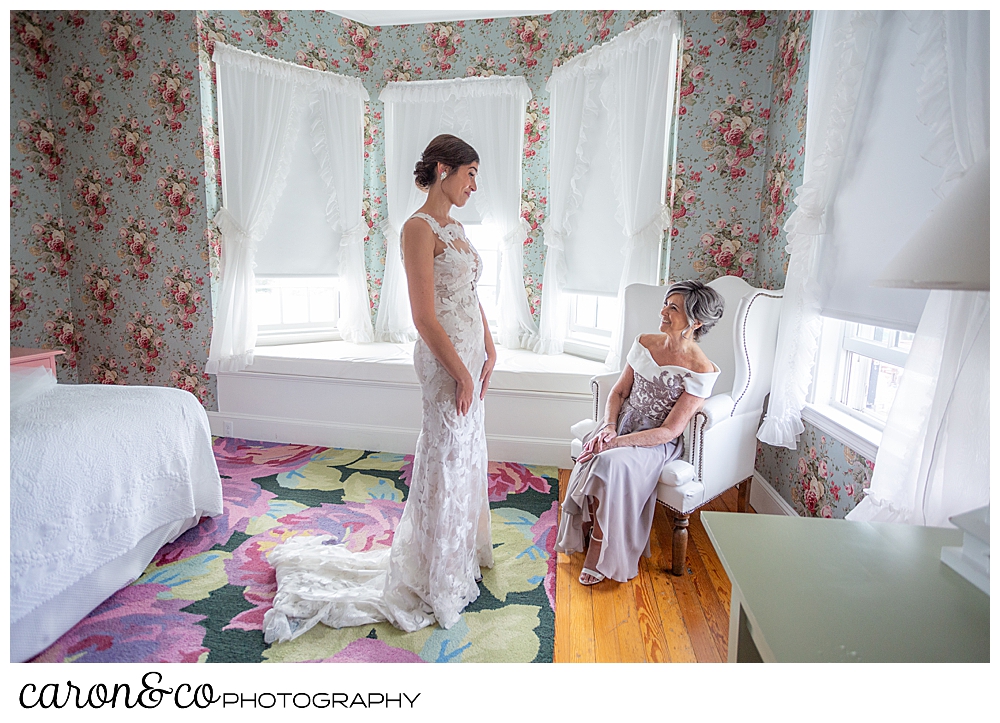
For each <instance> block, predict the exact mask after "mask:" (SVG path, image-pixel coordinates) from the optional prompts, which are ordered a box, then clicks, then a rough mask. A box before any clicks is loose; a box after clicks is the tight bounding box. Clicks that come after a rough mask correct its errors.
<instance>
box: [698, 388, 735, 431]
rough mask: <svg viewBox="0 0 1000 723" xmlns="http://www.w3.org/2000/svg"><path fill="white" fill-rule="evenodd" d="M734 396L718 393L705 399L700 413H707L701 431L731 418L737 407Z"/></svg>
mask: <svg viewBox="0 0 1000 723" xmlns="http://www.w3.org/2000/svg"><path fill="white" fill-rule="evenodd" d="M735 406H736V405H735V403H734V402H733V398H732V397H731V396H729V395H728V394H716V395H714V396H711V397H709V398H708V399H706V400H705V404H704V405H703V406H702V408H701V411H699V412H698V413H699V414H704V415H705V424H704V426H703V427H701V431H702V432H704V431H707V430H709V429H711V428H712V427H714V426H715V425H716V424H718V423H719V422H721V421H723V420H724V419H729V417H730V416H732V413H733V407H735Z"/></svg>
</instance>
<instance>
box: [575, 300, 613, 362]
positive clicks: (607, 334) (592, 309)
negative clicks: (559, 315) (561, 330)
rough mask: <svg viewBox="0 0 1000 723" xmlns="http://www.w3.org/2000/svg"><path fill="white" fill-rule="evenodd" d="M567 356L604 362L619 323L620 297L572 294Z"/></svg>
mask: <svg viewBox="0 0 1000 723" xmlns="http://www.w3.org/2000/svg"><path fill="white" fill-rule="evenodd" d="M569 314H570V317H569V318H570V321H569V330H568V332H567V334H566V342H565V345H564V350H565V351H566V353H567V354H574V355H576V356H582V357H585V358H587V359H594V360H596V361H604V359H605V358H606V357H607V355H608V346H609V345H610V343H611V332H612V330H613V329H614V326H615V323H616V322H617V320H618V297H617V296H598V295H596V294H570V304H569Z"/></svg>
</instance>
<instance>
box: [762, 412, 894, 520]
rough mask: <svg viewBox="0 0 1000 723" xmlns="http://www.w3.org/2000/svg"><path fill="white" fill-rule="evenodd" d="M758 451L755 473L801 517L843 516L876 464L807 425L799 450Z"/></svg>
mask: <svg viewBox="0 0 1000 723" xmlns="http://www.w3.org/2000/svg"><path fill="white" fill-rule="evenodd" d="M760 447H765V445H759V446H758V450H757V463H756V467H757V472H758V473H759V474H760V475H761V476H763V477H764V479H766V480H767V481H768V482H770V484H771V486H772V487H774V489H775V490H776V491H777V492H778V493H779V494H780V495H781V496H782V497H783V498H784V499H785V500H786V501H787V502H788V503H789V504H790V505H791V506H792V507H793V508H794V509H795V511H796V512H798V513H799V514H800V515H802V516H803V517H837V518H843V517H844V516H845V515H846V514H847V513H848V512H850V511H851V510H852V509H854V507H855V506H856V505H857V504H858V503H859V502H860V501H861V499H862V497H864V494H865V490H867V489H868V487H869V485H870V484H871V481H872V470H873V469H874V468H875V463H874V462H873V461H871V460H867V459H865V458H864V457H862V456H861V455H859V454H858V453H857V452H855V451H854V450H853V449H851V448H850V447H847V446H845V445H844V444H842V443H841V442H838V441H837V440H835V439H832V438H827V437H826V435H823V434H822V433H820V432H819V431H818V430H817V429H816V428H815V427H812V426H810V425H806V430H805V431H804V432H803V433H802V435H801V436H800V437H799V443H798V449H796V450H789V449H785V448H783V447H780V448H775V447H766V448H767V449H769V450H777V453H772V454H761V449H760Z"/></svg>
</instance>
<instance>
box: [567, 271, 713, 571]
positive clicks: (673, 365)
mask: <svg viewBox="0 0 1000 723" xmlns="http://www.w3.org/2000/svg"><path fill="white" fill-rule="evenodd" d="M723 306H724V302H723V300H722V297H721V296H720V295H719V294H718V292H716V291H715V289H712V288H711V287H709V286H706V285H705V284H703V283H701V282H700V281H681V282H678V283H675V284H673V285H672V286H670V287H669V288H668V289H667V294H666V298H665V299H664V302H663V309H662V310H661V311H660V333H659V334H641V335H639V336H638V337H636V340H635V343H633V344H632V349H631V350H630V351H629V353H628V358H627V362H628V363H627V364H626V365H625V368H624V369H623V370H622V374H621V377H619V378H618V381H617V382H616V383H615V386H614V388H613V389H612V390H611V394H609V395H608V402H607V407H606V408H605V413H604V420H605V421H604V423H603V424H602V425H601V426H599V427H597V428H596V429H595V430H594V431H593V432H591V433H590V434H588V435H587V436H586V437H585V438H584V445H583V452H582V453H581V454H580V456H579V458H578V459H577V461H576V466H575V467H574V468H573V473H572V474H571V475H570V478H569V488H568V489H567V491H566V498H565V500H564V501H563V506H562V519H561V520H560V523H559V535H558V538H557V540H556V550H558V551H559V552H564V553H567V554H568V553H573V552H580V551H582V550H583V549H584V545H585V544H587V539H588V538H589V544H587V556H586V559H585V560H584V563H583V572H582V573H581V574H580V582H581V583H582V584H584V585H593V584H595V583H598V582H600V581H601V580H603V579H604V578H605V577H610V578H611V579H613V580H618V581H620V582H625V581H627V580H630V579H632V578H633V577H635V576H636V575H637V574H638V572H639V555H640V554H645V555H646V556H649V554H650V552H649V532H650V528H651V527H652V525H653V512H654V511H655V509H656V485H657V481H658V480H659V477H660V472H661V470H662V469H663V465H665V464H666V463H667V462H670V461H671V460H674V459H677V458H678V457H680V456H681V454H682V453H683V451H684V449H683V445H684V443H683V438H682V437H681V434H682V433H683V432H684V429H685V428H686V427H687V424H688V422H689V421H690V420H691V417H693V416H694V415H695V413H696V412H697V411H698V410H699V409H701V406H702V404H704V401H705V399H706V398H707V397H709V396H710V395H711V393H712V387H713V386H714V385H715V380H716V379H718V377H719V368H718V367H717V366H716V365H715V364H714V363H712V362H711V361H709V360H708V358H707V357H706V356H705V354H704V352H702V350H701V347H699V346H698V343H697V342H698V339H699V338H700V337H701V336H702V335H704V334H705V333H706V332H707V331H708V330H709V329H711V328H712V326H714V325H715V323H716V322H717V321H718V320H719V319H721V318H722V311H723Z"/></svg>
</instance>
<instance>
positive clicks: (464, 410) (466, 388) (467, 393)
mask: <svg viewBox="0 0 1000 723" xmlns="http://www.w3.org/2000/svg"><path fill="white" fill-rule="evenodd" d="M475 391H476V384H475V382H473V381H472V375H471V374H469V373H468V372H466V373H465V374H463V375H462V376H461V378H459V379H458V380H457V381H456V382H455V409H456V410H457V411H458V413H459V415H465V414H468V413H469V407H471V406H472V395H473V394H474V393H475Z"/></svg>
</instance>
